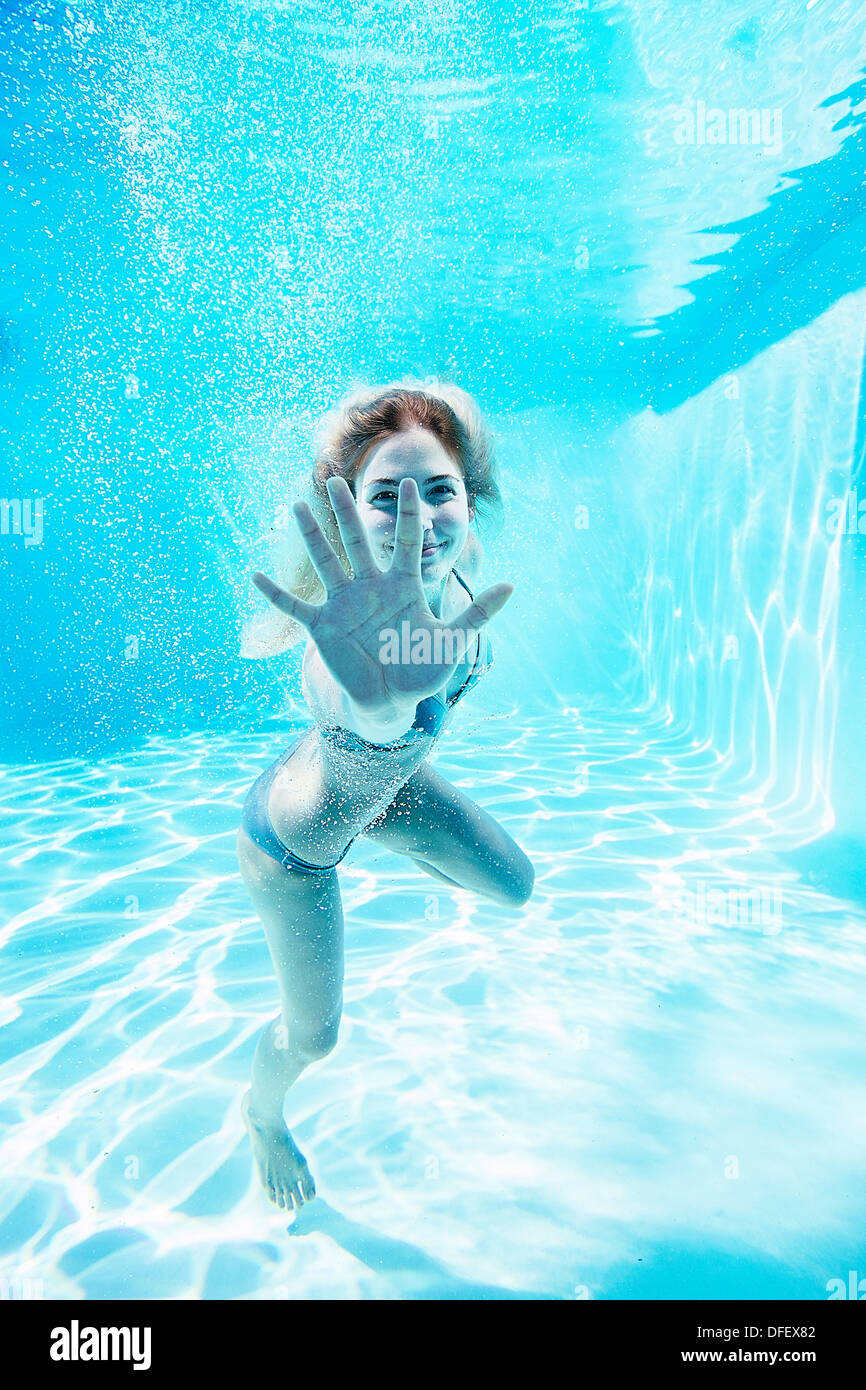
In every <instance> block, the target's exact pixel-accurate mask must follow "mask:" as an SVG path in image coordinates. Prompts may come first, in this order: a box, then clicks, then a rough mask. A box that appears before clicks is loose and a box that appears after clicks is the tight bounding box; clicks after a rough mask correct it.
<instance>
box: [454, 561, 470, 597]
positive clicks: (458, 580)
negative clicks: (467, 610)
mask: <svg viewBox="0 0 866 1390" xmlns="http://www.w3.org/2000/svg"><path fill="white" fill-rule="evenodd" d="M451 573H452V574H453V575H454V578H455V579H456V580H457V582H458V584H462V585H463V587H464V589H465V590H466V592H467V594H468V595H469V597H470V598H471V599H473V600H474V598H475V595H474V594H473V592H472V590H471V589H470V587H469V585H468V584H467V583H466V580H465V579H464V578H463V577H462V576H461V575H459V574H458V573H457V571H456V570H455V569H452V571H451Z"/></svg>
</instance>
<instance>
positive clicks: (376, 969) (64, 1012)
mask: <svg viewBox="0 0 866 1390" xmlns="http://www.w3.org/2000/svg"><path fill="white" fill-rule="evenodd" d="M290 736H291V731H290V730H289V731H288V732H286V731H283V732H282V733H279V732H278V733H274V732H270V733H268V734H267V735H264V734H255V735H247V736H238V737H234V738H231V737H227V736H225V737H224V736H213V735H210V736H206V735H199V736H195V737H186V738H183V739H179V740H171V739H168V738H155V739H151V740H149V741H148V743H147V744H146V745H145V746H144V747H143V748H142V749H141V750H139V751H138V752H136V753H133V754H125V755H123V757H122V758H118V759H116V760H111V759H107V760H105V761H103V762H101V763H99V764H97V765H93V766H89V765H84V764H82V763H74V762H67V763H54V764H42V765H39V766H29V767H24V768H6V769H4V771H3V777H2V796H0V814H2V823H3V828H4V842H5V843H6V844H7V845H10V846H11V847H10V848H9V849H7V851H6V852H5V853H4V866H5V873H4V884H5V886H4V892H3V904H4V925H3V927H2V931H0V941H2V943H3V948H4V949H3V968H2V994H0V1022H3V1023H4V1024H5V1027H4V1029H3V1032H2V1035H0V1036H2V1038H3V1043H4V1045H3V1049H2V1065H0V1088H2V1089H0V1121H2V1146H0V1171H2V1173H3V1180H2V1184H0V1277H2V1278H5V1279H6V1280H9V1281H11V1284H10V1285H8V1286H5V1287H11V1288H13V1290H14V1288H15V1281H20V1280H22V1279H35V1280H41V1281H42V1291H43V1293H44V1296H45V1297H46V1298H52V1297H54V1298H57V1297H59V1298H90V1299H102V1298H154V1297H155V1298H174V1299H177V1298H201V1297H204V1298H252V1299H259V1298H286V1297H289V1298H314V1299H315V1298H341V1299H358V1298H380V1299H399V1298H415V1297H421V1298H425V1297H426V1298H443V1299H445V1298H514V1297H518V1298H519V1297H531V1298H538V1297H546V1298H554V1299H567V1298H575V1297H585V1296H589V1297H592V1298H610V1297H635V1298H640V1297H645V1298H705V1297H706V1298H708V1297H722V1298H733V1297H745V1298H776V1297H780V1298H793V1297H803V1298H815V1299H821V1298H826V1297H827V1292H826V1285H827V1281H828V1280H830V1279H834V1278H840V1279H842V1280H845V1281H847V1280H848V1276H849V1271H850V1270H859V1271H860V1276H861V1277H862V1276H864V1275H866V1236H864V1230H866V1226H864V1219H863V1218H864V1213H866V1197H864V1192H863V1182H862V1172H863V1155H864V1147H866V1104H864V1100H866V1084H864V1080H863V1068H862V1053H863V999H864V993H866V991H864V985H866V911H864V906H863V902H862V900H861V902H860V903H859V904H858V903H857V902H856V901H853V900H851V899H843V898H836V897H832V896H830V895H828V894H827V893H824V892H821V891H818V889H817V888H816V887H813V886H811V883H810V881H809V880H806V879H800V878H798V875H797V873H796V871H795V869H794V868H793V867H791V863H792V861H791V860H786V859H785V858H784V857H780V856H777V855H775V854H774V853H772V852H771V850H770V848H769V844H770V841H769V840H768V822H767V819H766V817H765V818H763V819H762V814H761V808H760V807H756V806H755V805H754V804H753V803H752V802H749V801H748V800H745V801H744V800H742V799H741V798H740V797H736V796H733V795H731V794H730V793H728V794H726V798H725V797H723V796H722V794H721V793H720V792H719V791H718V790H714V787H716V786H717V776H716V764H715V759H714V757H713V755H712V753H711V752H708V751H702V750H698V749H695V748H693V747H690V746H688V745H686V744H684V743H682V742H679V743H678V742H677V740H676V739H674V738H672V737H671V736H669V735H668V736H666V735H665V734H664V732H663V731H662V732H659V729H658V728H657V727H653V728H650V727H649V726H647V727H646V728H643V727H639V726H638V724H637V722H636V721H635V719H634V717H632V718H631V719H630V720H628V721H627V720H623V719H619V720H617V719H615V718H611V719H607V718H605V720H604V721H603V722H602V721H601V720H600V719H598V718H595V719H593V718H591V717H588V716H584V717H583V718H582V720H578V719H577V718H575V717H571V716H566V717H559V718H551V719H549V720H542V719H535V720H531V721H529V722H528V723H527V725H526V727H525V729H520V730H517V729H514V728H513V727H512V726H511V725H510V724H509V723H508V721H493V722H491V723H488V724H486V725H484V726H483V727H482V732H481V733H480V734H479V733H478V732H476V733H475V734H473V735H471V736H470V735H467V734H466V733H465V732H463V733H461V732H459V731H458V730H457V729H456V728H455V729H454V730H452V731H451V734H450V736H449V737H448V738H447V739H446V740H445V741H444V742H443V744H442V745H441V746H440V750H439V754H438V756H437V759H436V762H437V766H438V768H439V770H440V771H441V772H442V773H443V774H444V775H445V776H446V777H449V778H451V779H452V780H454V781H456V782H458V783H459V784H460V785H461V786H462V787H463V788H464V789H465V790H466V791H467V792H468V794H469V795H473V796H475V797H476V799H477V800H478V801H479V802H480V803H481V804H482V805H483V806H485V807H486V808H487V809H488V810H489V811H490V812H491V813H492V814H494V815H496V816H497V817H498V818H499V819H501V820H502V821H503V823H504V824H505V826H506V828H507V829H508V830H509V832H510V833H511V834H512V835H513V836H514V837H515V838H516V839H517V840H518V841H519V843H520V844H521V845H523V847H524V848H525V849H526V851H527V853H529V854H530V856H531V857H532V859H533V861H534V863H535V865H536V870H537V881H536V889H535V893H534V896H533V898H532V900H531V901H530V902H529V903H528V904H527V905H526V907H524V908H514V909H502V908H499V907H497V906H496V905H494V904H491V903H487V902H484V901H482V900H479V899H476V898H475V897H474V896H473V895H471V894H469V893H464V892H452V891H451V890H449V889H447V888H446V887H445V886H444V885H443V886H442V888H441V890H440V888H439V886H438V885H437V884H436V882H435V881H434V880H432V879H428V878H424V877H422V876H421V875H420V874H419V873H418V871H417V870H416V869H415V868H414V866H413V865H411V864H409V863H408V862H404V861H403V860H402V859H400V858H398V857H396V856H394V855H392V854H390V853H388V852H386V851H384V850H382V849H378V848H376V847H374V846H373V845H372V844H371V843H370V842H366V841H364V840H359V841H358V842H357V843H356V844H355V845H354V846H353V848H352V849H351V850H350V852H349V855H348V857H347V859H346V861H345V863H344V865H343V867H342V869H341V870H340V880H341V884H342V889H343V897H344V907H345V913H346V922H347V953H346V992H345V999H346V1007H345V1015H344V1019H343V1024H342V1028H341V1034H340V1043H339V1046H338V1048H337V1049H336V1051H335V1052H334V1053H333V1054H332V1055H331V1056H330V1057H329V1058H327V1059H326V1060H325V1061H323V1062H321V1063H318V1064H317V1065H315V1066H313V1067H312V1068H310V1070H309V1071H308V1072H306V1073H305V1074H304V1076H302V1078H301V1079H300V1081H299V1082H298V1083H297V1085H296V1086H295V1088H294V1089H293V1091H292V1092H291V1093H290V1096H289V1100H288V1103H287V1108H286V1114H287V1118H288V1120H289V1123H290V1124H292V1127H293V1130H294V1132H295V1135H296V1137H297V1139H298V1142H299V1143H300V1145H301V1147H302V1148H303V1149H304V1151H305V1152H306V1153H307V1155H308V1157H309V1159H310V1162H311V1166H312V1168H313V1171H314V1173H315V1176H316V1181H317V1186H318V1192H319V1197H318V1198H317V1200H316V1201H315V1202H314V1203H313V1204H312V1205H311V1206H310V1207H308V1208H307V1209H306V1210H305V1211H304V1212H303V1213H302V1214H301V1215H300V1216H299V1217H298V1218H296V1219H295V1218H292V1217H287V1216H286V1215H285V1214H284V1213H282V1212H280V1211H279V1210H277V1209H276V1208H274V1207H271V1205H270V1204H269V1203H268V1202H267V1201H266V1199H265V1197H264V1194H263V1193H262V1192H261V1190H260V1188H259V1186H258V1182H257V1179H256V1178H255V1175H254V1172H253V1167H252V1159H251V1155H250V1151H249V1147H248V1143H247V1140H246V1135H245V1132H244V1130H243V1127H242V1125H241V1122H240V1118H239V1111H238V1102H239V1099H240V1096H241V1094H242V1091H243V1090H244V1089H245V1087H246V1085H247V1084H248V1077H249V1067H250V1062H251V1059H252V1054H253V1050H254V1047H255V1041H256V1037H257V1035H258V1032H259V1030H260V1028H261V1027H262V1025H263V1024H264V1023H265V1022H266V1021H267V1020H268V1019H269V1018H271V1017H272V1016H273V1015H274V1013H275V1010H276V1006H277V991H276V985H275V980H274V976H273V973H272V969H271V966H270V961H269V957H268V953H267V948H266V945H265V939H264V935H263V932H262V930H261V927H260V925H259V923H258V919H257V918H256V917H255V915H254V913H253V911H252V908H251V905H250V903H249V900H248V899H247V897H246V893H245V890H244V887H243V884H242V882H241V880H240V877H239V874H238V869H237V863H236V859H235V854H234V838H235V832H236V828H237V824H238V821H239V814H240V804H241V800H242V797H243V795H244V793H245V792H246V789H247V787H248V786H249V784H250V783H251V782H252V780H253V778H254V776H255V775H256V773H257V772H258V771H259V770H260V769H261V768H262V767H263V766H265V765H266V764H267V762H268V761H269V760H270V759H272V758H273V757H275V756H276V755H277V754H278V753H279V752H280V751H281V748H282V747H283V746H285V744H286V743H287V742H288V739H289V737H290ZM479 739H483V742H480V743H479ZM287 1231H288V1232H290V1233H291V1238H288V1235H287Z"/></svg>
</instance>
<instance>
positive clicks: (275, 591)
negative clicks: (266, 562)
mask: <svg viewBox="0 0 866 1390" xmlns="http://www.w3.org/2000/svg"><path fill="white" fill-rule="evenodd" d="M253 583H254V584H255V586H256V588H257V589H258V590H260V592H261V593H263V594H264V596H265V598H266V599H269V600H270V602H271V603H272V604H273V605H274V607H275V608H279V610H280V612H281V613H287V614H288V616H289V617H290V618H294V619H295V621H296V622H298V623H300V624H301V625H302V626H303V627H305V628H306V629H307V631H308V632H309V631H310V629H311V625H312V623H314V622H315V619H316V615H317V613H318V611H319V610H318V608H317V607H316V605H315V604H314V603H305V602H304V600H303V599H302V598H295V595H294V594H287V593H286V591H285V589H281V588H280V586H279V584H275V583H274V581H273V580H272V579H268V576H267V575H266V574H262V573H261V572H260V571H259V570H256V572H255V574H254V575H253Z"/></svg>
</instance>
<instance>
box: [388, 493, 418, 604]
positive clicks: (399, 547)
mask: <svg viewBox="0 0 866 1390" xmlns="http://www.w3.org/2000/svg"><path fill="white" fill-rule="evenodd" d="M423 539H424V528H423V526H422V525H421V498H420V496H419V493H418V486H417V484H416V482H415V479H414V478H402V479H401V481H400V488H399V491H398V493H397V526H396V528H395V531H394V556H393V559H392V561H391V568H392V569H395V570H398V571H400V572H402V573H403V574H413V575H417V576H418V578H419V579H420V577H421V547H422V544H423Z"/></svg>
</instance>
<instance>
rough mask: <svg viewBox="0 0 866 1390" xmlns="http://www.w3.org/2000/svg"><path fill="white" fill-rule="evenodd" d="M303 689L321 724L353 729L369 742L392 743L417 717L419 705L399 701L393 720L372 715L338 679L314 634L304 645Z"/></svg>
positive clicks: (314, 717) (317, 720) (305, 697)
mask: <svg viewBox="0 0 866 1390" xmlns="http://www.w3.org/2000/svg"><path fill="white" fill-rule="evenodd" d="M301 690H302V691H303V695H304V699H305V700H306V702H307V708H308V709H309V711H310V714H311V715H312V716H313V720H314V721H315V723H316V724H317V725H318V726H319V727H320V728H332V727H334V726H335V725H336V726H337V727H339V728H341V729H351V730H352V732H353V733H356V734H358V735H359V737H360V738H363V739H366V740H367V741H368V742H369V743H390V742H391V741H392V740H393V739H398V738H400V737H401V736H402V735H403V734H405V733H406V731H407V730H408V729H409V728H411V726H412V722H413V720H414V718H415V705H414V704H412V703H411V702H407V703H405V705H404V704H401V705H400V706H399V707H398V706H396V705H395V708H394V714H393V717H392V718H391V719H389V720H385V719H384V717H382V718H380V717H377V718H376V719H371V718H370V717H369V715H366V714H365V713H364V711H363V710H361V709H359V708H358V706H357V705H356V704H355V703H354V701H353V700H352V699H350V697H349V696H348V695H347V694H346V691H345V690H344V689H343V687H342V686H341V685H340V684H339V683H338V682H337V681H335V680H334V677H333V676H332V675H331V673H330V671H329V670H328V668H327V667H326V666H325V663H324V662H323V661H322V658H321V656H320V655H319V649H318V647H317V646H316V644H315V642H314V641H313V639H312V637H311V638H310V639H309V640H308V642H307V645H306V647H305V648H304V662H303V666H302V668H301Z"/></svg>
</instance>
